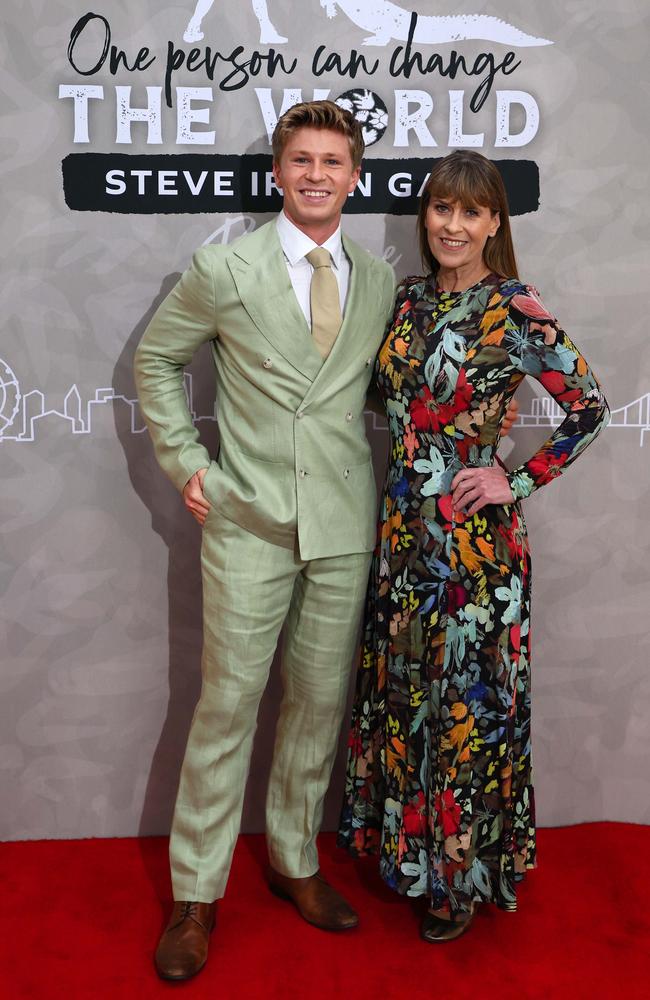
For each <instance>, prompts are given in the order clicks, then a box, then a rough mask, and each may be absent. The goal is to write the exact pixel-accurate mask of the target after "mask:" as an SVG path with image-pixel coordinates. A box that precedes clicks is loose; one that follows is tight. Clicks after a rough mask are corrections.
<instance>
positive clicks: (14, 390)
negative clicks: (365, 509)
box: [0, 358, 650, 447]
mask: <svg viewBox="0 0 650 1000" xmlns="http://www.w3.org/2000/svg"><path fill="white" fill-rule="evenodd" d="M184 382H185V394H186V397H187V403H188V408H189V411H190V413H191V416H192V421H193V423H195V424H198V423H201V422H202V421H209V422H212V423H216V422H217V418H216V417H215V416H214V414H213V413H198V412H197V410H196V408H195V405H194V385H193V377H192V375H191V373H189V372H185V375H184ZM109 404H110V405H112V406H114V405H115V404H122V405H124V406H126V407H127V408H128V409H129V410H130V430H131V433H132V434H142V433H144V431H146V426H145V423H144V420H143V417H142V413H141V411H140V406H139V403H138V400H137V398H134V399H131V398H129V397H128V396H125V395H124V394H123V393H120V392H116V391H115V389H114V388H113V387H112V386H105V387H101V388H96V389H94V390H91V395H90V396H89V397H88V398H86V399H83V398H82V395H81V393H80V391H79V388H78V386H77V384H76V383H73V384H72V385H71V386H70V388H69V389H68V391H67V393H66V394H65V396H64V398H63V406H62V407H61V408H56V407H51V406H48V404H47V401H46V397H45V393H43V392H42V391H41V390H40V389H31V390H30V391H29V392H27V393H22V392H21V390H20V385H19V382H18V379H17V378H16V376H15V374H14V373H13V371H12V369H11V368H10V366H9V365H8V364H7V363H6V362H5V361H3V360H2V359H1V358H0V443H3V442H8V441H13V442H16V443H18V444H33V443H35V442H36V441H37V439H38V434H37V432H38V428H39V425H40V424H41V423H43V422H47V421H49V422H52V421H61V422H62V423H64V424H67V425H68V429H69V431H70V434H71V435H91V434H92V433H93V418H94V415H95V414H96V413H98V410H99V409H100V408H104V407H106V406H107V405H109ZM564 416H565V414H564V411H563V410H562V408H561V407H560V406H559V405H558V404H557V403H556V402H555V400H554V399H552V398H551V397H550V396H537V397H534V398H533V399H532V400H531V402H530V407H529V410H528V412H523V411H521V412H520V413H519V415H518V417H517V420H516V422H515V424H514V425H513V427H514V429H516V428H527V427H549V428H550V427H557V426H558V425H559V424H560V423H561V422H562V420H563V419H564ZM609 426H610V427H626V428H628V429H632V430H636V431H638V432H639V446H640V447H643V444H644V439H645V436H646V434H648V433H650V392H647V393H644V394H643V395H641V396H639V397H638V398H637V399H635V400H632V401H631V402H630V403H626V404H624V405H623V406H619V407H616V408H613V409H612V411H611V420H610V424H609ZM373 429H374V430H377V431H382V430H385V424H384V423H383V422H381V421H380V420H377V419H376V417H375V415H374V414H373Z"/></svg>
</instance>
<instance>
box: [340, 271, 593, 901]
mask: <svg viewBox="0 0 650 1000" xmlns="http://www.w3.org/2000/svg"><path fill="white" fill-rule="evenodd" d="M525 375H531V376H533V377H534V378H536V379H538V380H539V381H540V382H541V383H542V384H543V386H544V388H545V389H546V390H547V392H549V393H550V394H551V395H552V396H553V397H554V399H556V400H557V402H558V403H559V404H560V406H561V407H562V408H563V410H564V411H565V413H566V417H565V419H564V421H563V422H562V424H561V425H560V426H559V427H558V428H557V429H556V430H555V431H554V433H553V434H552V435H551V437H550V438H549V439H548V441H546V443H545V444H544V445H543V446H542V447H541V448H540V449H539V451H538V452H537V453H536V454H535V455H534V456H533V458H532V459H531V460H530V461H528V462H526V463H525V464H524V465H522V466H520V467H519V468H518V469H515V470H514V472H512V473H510V474H509V481H510V484H511V487H512V490H513V495H514V496H515V497H516V498H517V500H516V502H515V503H513V504H506V505H489V506H486V507H484V508H483V509H482V510H480V511H479V512H478V513H477V514H475V515H473V516H472V517H470V518H465V517H464V515H459V514H456V515H455V516H454V512H453V511H452V501H451V495H450V488H451V482H452V480H453V478H454V476H455V475H456V473H457V472H458V471H459V470H460V469H462V468H464V467H468V466H469V467H473V466H480V465H491V464H493V462H494V461H495V460H497V459H496V448H497V445H498V443H499V434H500V425H501V420H502V418H503V415H504V413H505V410H506V408H507V405H508V402H509V400H510V398H511V397H512V395H513V394H514V392H515V390H516V389H517V386H518V385H519V383H520V382H521V380H522V379H523V378H524V376H525ZM376 377H377V383H378V388H379V392H380V395H381V396H382V399H383V402H384V405H385V408H386V413H387V416H388V423H389V432H390V442H391V444H390V449H391V450H390V460H389V466H388V470H387V477H386V483H385V489H384V495H383V501H382V506H381V513H380V525H379V540H378V546H377V549H376V551H375V554H374V559H373V565H372V569H371V576H370V586H369V591H368V598H367V606H366V614H365V623H364V633H363V646H362V655H361V662H360V666H359V672H358V677H357V690H356V698H355V704H354V710H353V719H352V728H351V734H350V742H349V757H348V769H347V780H346V792H345V802H344V808H343V813H342V817H341V826H340V833H339V843H341V844H342V845H343V846H346V847H347V848H348V849H349V850H351V851H352V852H353V853H355V854H365V853H368V852H375V851H378V852H379V854H380V871H381V874H382V876H383V878H384V879H385V880H386V882H387V883H388V884H389V885H390V886H392V887H393V888H394V889H396V890H397V891H398V892H400V893H403V894H406V895H409V896H419V895H428V896H429V897H430V900H431V905H432V906H434V907H436V908H443V909H449V910H450V912H451V913H453V914H455V913H458V912H467V911H468V910H469V908H470V903H471V902H472V901H473V900H477V901H480V900H483V901H492V902H494V903H496V904H497V905H499V906H500V907H502V908H504V909H507V910H514V909H515V908H516V893H515V887H516V883H517V881H518V880H520V879H521V878H522V877H523V874H524V872H525V871H526V869H528V868H531V867H534V864H535V819H534V800H533V787H532V781H531V752H530V555H529V548H528V539H527V535H526V526H525V523H524V519H523V515H522V512H521V509H520V506H519V503H518V499H519V498H522V497H524V496H528V495H529V494H530V493H532V492H533V490H535V489H536V488H537V487H539V486H541V485H542V484H544V483H546V482H549V481H550V480H551V479H553V478H554V477H555V476H557V475H559V474H560V473H561V472H562V471H563V470H564V469H565V468H567V467H568V466H569V465H570V464H571V462H572V461H573V460H574V459H575V458H576V457H577V456H578V455H579V454H580V452H582V451H583V450H584V448H585V447H586V446H587V444H588V443H589V442H590V441H591V440H592V439H593V437H594V436H595V435H596V433H597V432H598V431H599V430H600V428H601V427H602V426H603V424H604V422H605V420H606V416H607V412H608V411H607V404H606V402H605V400H604V398H603V395H602V392H601V390H600V387H599V385H598V383H597V381H596V379H595V378H594V376H593V374H592V373H591V371H590V369H589V367H588V366H587V364H586V362H585V360H584V358H583V357H582V356H581V355H580V353H579V352H578V351H577V350H576V348H575V347H574V345H573V344H572V343H571V341H570V340H569V338H568V337H567V336H566V334H565V333H564V332H563V331H562V330H561V329H560V327H559V326H558V324H557V322H556V321H555V320H554V319H553V317H552V316H551V315H550V314H549V313H548V312H547V310H546V309H545V308H544V306H543V305H542V303H541V302H540V300H539V298H538V296H537V294H536V293H535V291H534V289H532V288H529V287H526V286H525V285H523V284H522V283H521V282H519V281H515V280H503V279H500V278H498V277H497V276H495V275H489V276H488V277H487V278H485V279H484V280H483V281H481V282H479V283H478V284H477V285H474V286H473V287H472V288H470V289H468V290H467V291H464V292H461V293H445V292H439V291H437V290H436V288H435V280H434V279H433V278H431V277H429V278H414V279H407V281H405V282H404V283H403V284H402V285H400V287H399V289H398V293H397V301H396V306H395V312H394V316H393V320H392V322H391V324H390V328H389V331H388V334H387V337H386V339H385V342H384V344H383V347H382V348H381V351H380V354H379V357H378V362H377V369H376Z"/></svg>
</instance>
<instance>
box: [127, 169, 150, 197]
mask: <svg viewBox="0 0 650 1000" xmlns="http://www.w3.org/2000/svg"><path fill="white" fill-rule="evenodd" d="M152 173H153V171H152V170H132V171H131V176H132V177H137V179H138V194H145V193H146V188H145V183H144V179H145V177H151V175H152Z"/></svg>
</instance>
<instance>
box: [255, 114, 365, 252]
mask: <svg viewBox="0 0 650 1000" xmlns="http://www.w3.org/2000/svg"><path fill="white" fill-rule="evenodd" d="M360 173H361V168H360V167H356V168H355V167H354V166H353V165H352V156H351V154H350V142H349V140H348V139H347V137H346V136H345V135H342V134H341V133H340V132H334V131H332V130H331V129H318V128H309V127H305V128H299V129H296V131H295V132H294V133H293V134H292V135H291V136H290V137H289V138H288V140H287V142H286V144H285V146H284V149H283V150H282V154H281V156H280V160H279V162H275V163H274V164H273V176H274V179H275V183H276V184H277V186H278V187H280V188H282V189H283V192H284V212H285V215H286V216H287V217H288V218H289V219H290V220H291V222H293V224H294V226H297V227H298V229H300V230H302V232H303V233H305V234H306V235H307V236H309V237H310V238H311V239H312V240H313V241H314V242H315V243H318V244H322V243H324V242H325V240H327V239H328V238H329V237H330V236H331V235H332V233H333V232H335V231H336V229H337V227H338V225H339V222H340V221H341V212H342V211H343V206H344V204H345V199H346V198H347V196H348V194H349V193H350V192H351V191H354V188H355V187H356V184H357V181H358V180H359V174H360Z"/></svg>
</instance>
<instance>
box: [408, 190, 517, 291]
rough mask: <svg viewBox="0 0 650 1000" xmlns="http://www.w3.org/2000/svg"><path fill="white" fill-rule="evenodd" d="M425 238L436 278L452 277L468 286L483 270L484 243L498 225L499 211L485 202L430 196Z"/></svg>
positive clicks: (440, 279) (478, 277) (484, 268)
mask: <svg viewBox="0 0 650 1000" xmlns="http://www.w3.org/2000/svg"><path fill="white" fill-rule="evenodd" d="M425 228H426V232H427V240H428V243H429V247H430V249H431V253H432V254H433V256H434V257H435V259H436V260H437V261H438V263H439V265H440V270H439V272H438V280H439V281H444V280H445V279H446V278H448V277H452V276H453V277H454V279H455V282H454V284H455V287H456V288H457V289H459V290H460V289H462V288H463V287H465V288H469V287H470V286H471V285H472V284H474V283H475V282H476V281H478V280H479V279H480V278H481V277H483V275H484V274H485V271H486V264H485V260H484V257H483V251H484V249H485V244H486V243H487V241H488V239H490V237H491V236H494V235H495V233H496V231H497V230H498V228H499V213H498V212H493V211H492V209H490V208H488V207H487V206H486V205H480V206H474V207H468V206H465V205H461V204H460V202H458V201H445V199H443V198H435V197H433V198H431V201H430V203H429V207H428V208H427V213H426V218H425Z"/></svg>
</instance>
